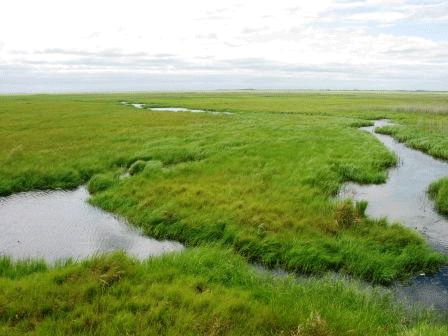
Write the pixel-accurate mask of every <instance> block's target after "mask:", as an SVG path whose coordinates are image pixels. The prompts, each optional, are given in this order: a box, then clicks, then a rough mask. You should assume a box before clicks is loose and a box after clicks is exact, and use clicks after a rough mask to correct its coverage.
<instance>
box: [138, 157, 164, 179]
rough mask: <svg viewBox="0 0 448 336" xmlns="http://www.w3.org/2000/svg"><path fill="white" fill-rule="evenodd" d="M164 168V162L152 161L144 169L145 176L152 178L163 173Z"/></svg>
mask: <svg viewBox="0 0 448 336" xmlns="http://www.w3.org/2000/svg"><path fill="white" fill-rule="evenodd" d="M162 168H163V163H162V161H158V160H150V161H148V162H146V164H145V167H144V169H143V175H145V176H147V177H150V176H152V175H154V174H157V173H159V172H161V171H162Z"/></svg>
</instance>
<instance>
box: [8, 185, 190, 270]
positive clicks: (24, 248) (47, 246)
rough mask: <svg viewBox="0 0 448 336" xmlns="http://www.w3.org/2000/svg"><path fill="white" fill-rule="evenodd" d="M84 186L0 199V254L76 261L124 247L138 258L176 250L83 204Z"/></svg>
mask: <svg viewBox="0 0 448 336" xmlns="http://www.w3.org/2000/svg"><path fill="white" fill-rule="evenodd" d="M88 197H89V193H88V191H87V189H86V188H85V187H80V188H78V189H76V190H75V191H37V192H25V193H19V194H15V195H12V196H8V197H0V232H2V234H1V236H0V255H9V256H11V257H12V258H14V259H22V258H44V259H45V260H47V261H49V262H53V261H56V260H60V259H67V258H70V257H71V258H74V259H80V258H85V257H88V256H91V255H93V254H97V253H101V252H107V251H113V250H124V251H126V252H128V253H129V254H131V255H133V256H135V257H137V258H140V259H143V258H146V257H149V256H155V255H160V254H162V253H164V252H170V251H180V250H182V249H183V246H182V245H181V244H180V243H177V242H172V241H157V240H155V239H151V238H147V237H144V236H142V235H141V234H140V232H139V231H137V230H135V229H133V228H131V227H130V226H128V225H127V223H126V222H125V221H124V220H122V219H119V218H118V217H116V216H114V215H112V214H109V213H107V212H105V211H102V210H101V209H99V208H96V207H94V206H92V205H90V204H88V203H87V202H86V200H87V199H88Z"/></svg>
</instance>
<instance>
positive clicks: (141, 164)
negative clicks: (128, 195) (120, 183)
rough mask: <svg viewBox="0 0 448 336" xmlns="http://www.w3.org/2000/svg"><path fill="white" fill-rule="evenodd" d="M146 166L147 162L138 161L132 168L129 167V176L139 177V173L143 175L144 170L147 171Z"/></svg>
mask: <svg viewBox="0 0 448 336" xmlns="http://www.w3.org/2000/svg"><path fill="white" fill-rule="evenodd" d="M145 166H146V162H145V161H143V160H137V161H135V162H134V163H133V164H131V166H130V167H129V170H128V172H129V175H131V176H133V175H137V174H139V173H141V172H142V171H143V169H145Z"/></svg>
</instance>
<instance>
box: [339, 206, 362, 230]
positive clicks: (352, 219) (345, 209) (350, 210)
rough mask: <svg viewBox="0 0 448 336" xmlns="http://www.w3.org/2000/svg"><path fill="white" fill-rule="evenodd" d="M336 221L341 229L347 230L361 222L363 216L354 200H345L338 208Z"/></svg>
mask: <svg viewBox="0 0 448 336" xmlns="http://www.w3.org/2000/svg"><path fill="white" fill-rule="evenodd" d="M335 220H336V223H337V225H338V227H339V228H341V229H345V228H349V227H351V226H353V225H356V224H359V223H360V222H361V214H360V213H359V211H358V209H357V207H355V206H354V204H353V201H352V200H345V201H343V202H341V204H340V205H339V206H338V207H337V208H336V211H335Z"/></svg>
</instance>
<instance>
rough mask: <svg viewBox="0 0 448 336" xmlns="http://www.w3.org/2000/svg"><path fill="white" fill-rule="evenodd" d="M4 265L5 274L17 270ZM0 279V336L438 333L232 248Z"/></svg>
mask: <svg viewBox="0 0 448 336" xmlns="http://www.w3.org/2000/svg"><path fill="white" fill-rule="evenodd" d="M21 267H22V266H20V263H19V264H14V263H12V268H13V269H14V268H21ZM16 273H17V276H16V277H15V278H14V279H11V278H10V277H9V278H8V277H4V276H0V288H1V289H0V311H1V314H0V332H1V333H2V334H4V335H13V334H24V333H27V334H30V335H45V334H46V335H73V334H82V335H123V334H125V335H126V334H136V335H152V334H162V335H344V334H347V332H348V331H350V332H351V334H353V335H414V334H417V333H418V332H422V331H425V332H426V333H425V335H443V333H444V332H445V331H446V326H444V325H443V320H439V319H438V318H437V317H436V315H434V314H432V313H431V312H430V311H427V310H424V311H413V310H407V309H405V308H404V307H403V306H401V305H400V304H397V303H396V302H395V301H394V299H393V297H392V296H391V294H390V293H388V292H387V291H384V290H376V289H375V288H366V287H365V286H363V285H362V284H361V283H359V282H357V281H354V280H350V281H348V280H343V279H334V278H330V277H325V278H321V279H318V278H316V279H308V280H306V281H303V280H302V281H297V280H296V279H295V278H294V277H291V276H289V277H276V276H274V275H271V274H266V273H260V272H258V271H256V270H255V269H254V268H251V267H250V266H249V265H247V264H246V263H245V261H244V260H243V259H242V258H241V257H240V256H238V255H236V254H234V253H233V252H232V251H230V250H225V249H224V250H223V249H220V248H216V247H207V248H205V247H203V248H200V249H190V250H188V251H186V252H184V253H182V254H178V255H176V254H172V255H167V256H164V257H159V258H154V259H149V260H147V261H144V262H138V261H136V260H134V259H131V258H129V257H127V256H125V255H124V254H121V253H115V254H112V255H106V256H102V257H95V258H91V259H88V260H85V261H82V262H72V263H69V264H67V265H63V266H62V265H61V266H59V267H49V268H48V269H47V270H46V271H45V272H41V271H35V272H33V273H28V274H26V273H21V272H20V271H16Z"/></svg>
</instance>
